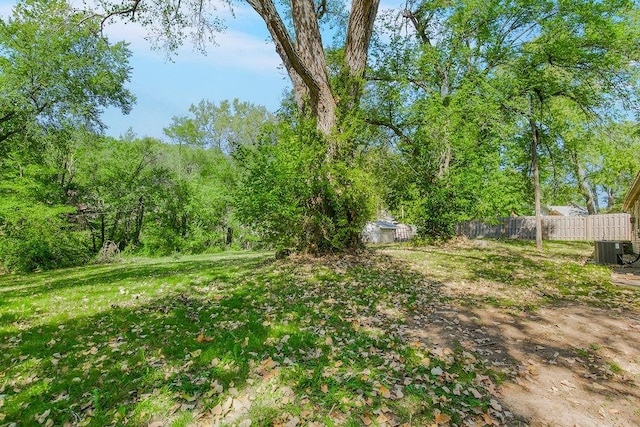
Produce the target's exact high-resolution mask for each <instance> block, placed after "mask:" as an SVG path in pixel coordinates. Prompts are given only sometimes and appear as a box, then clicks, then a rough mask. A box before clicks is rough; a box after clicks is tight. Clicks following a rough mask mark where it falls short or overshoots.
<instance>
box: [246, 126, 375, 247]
mask: <svg viewBox="0 0 640 427" xmlns="http://www.w3.org/2000/svg"><path fill="white" fill-rule="evenodd" d="M236 159H237V161H238V164H239V165H241V166H242V168H243V171H242V174H241V182H240V185H239V186H238V190H237V192H236V206H237V209H238V216H239V218H240V219H241V220H242V221H243V222H245V223H246V224H248V225H249V226H250V227H253V228H255V229H256V231H258V232H260V233H261V235H262V236H263V237H264V238H265V240H267V241H269V242H272V243H273V244H274V245H275V246H276V247H279V248H295V249H298V250H308V251H310V252H315V253H325V252H332V251H340V250H345V249H355V248H358V247H360V246H361V238H360V236H361V231H362V228H363V226H364V224H365V222H366V221H367V220H368V219H369V217H370V216H371V213H372V202H371V200H372V198H371V192H372V188H373V185H372V179H371V177H370V175H369V174H367V173H365V172H364V171H363V170H362V169H360V168H359V167H357V163H356V161H355V160H354V159H348V160H345V161H336V160H335V159H332V161H328V160H327V146H326V141H325V139H324V138H323V137H322V136H321V135H319V134H318V133H317V132H316V130H315V126H314V125H313V124H312V123H306V122H299V123H296V124H295V125H294V126H290V125H286V124H281V125H278V126H274V127H272V128H270V130H269V131H268V132H265V134H264V136H263V138H262V140H261V142H260V143H259V144H257V145H256V146H252V147H244V148H242V149H241V150H239V151H238V152H237V153H236Z"/></svg>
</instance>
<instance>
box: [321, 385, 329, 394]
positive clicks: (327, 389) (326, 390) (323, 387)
mask: <svg viewBox="0 0 640 427" xmlns="http://www.w3.org/2000/svg"><path fill="white" fill-rule="evenodd" d="M320 391H322V392H323V393H325V394H326V393H328V392H329V386H328V385H326V384H322V385H321V386H320Z"/></svg>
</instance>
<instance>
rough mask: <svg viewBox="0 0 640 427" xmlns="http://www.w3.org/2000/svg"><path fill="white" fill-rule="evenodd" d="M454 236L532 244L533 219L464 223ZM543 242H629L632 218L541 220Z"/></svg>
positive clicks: (458, 226)
mask: <svg viewBox="0 0 640 427" xmlns="http://www.w3.org/2000/svg"><path fill="white" fill-rule="evenodd" d="M456 233H457V234H458V235H461V236H465V237H467V238H469V239H477V238H482V237H493V238H508V239H523V240H534V239H535V238H536V219H535V217H533V216H520V217H514V218H500V219H499V224H485V223H483V222H481V221H465V222H462V223H459V224H457V225H456ZM542 238H543V239H546V240H583V241H589V240H624V241H626V240H631V216H630V215H629V214H626V213H621V214H604V215H589V216H543V217H542Z"/></svg>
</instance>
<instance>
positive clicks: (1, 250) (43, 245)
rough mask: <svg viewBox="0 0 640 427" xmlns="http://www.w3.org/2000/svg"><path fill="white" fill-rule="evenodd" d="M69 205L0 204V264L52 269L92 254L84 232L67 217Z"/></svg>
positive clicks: (18, 268)
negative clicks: (75, 226) (75, 227)
mask: <svg viewBox="0 0 640 427" xmlns="http://www.w3.org/2000/svg"><path fill="white" fill-rule="evenodd" d="M71 211H72V209H70V208H68V207H64V206H58V207H50V206H46V205H42V204H34V205H30V206H25V205H24V204H23V203H16V204H15V205H13V206H12V203H6V202H5V203H3V204H2V206H0V229H1V230H2V231H1V232H0V264H3V265H4V268H5V269H7V270H9V271H23V272H24V271H36V270H51V269H54V268H61V267H69V266H76V265H82V264H84V263H86V262H87V261H88V260H89V259H90V258H91V251H90V247H89V240H88V238H87V237H88V236H87V233H85V232H82V231H78V230H77V229H76V230H74V227H73V225H70V224H69V222H68V220H67V214H69V213H71Z"/></svg>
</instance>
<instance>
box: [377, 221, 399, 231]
mask: <svg viewBox="0 0 640 427" xmlns="http://www.w3.org/2000/svg"><path fill="white" fill-rule="evenodd" d="M373 224H374V225H376V226H378V227H380V228H388V229H391V230H396V229H398V228H400V227H398V226H397V225H396V224H394V223H392V222H389V221H376V222H374V223H373Z"/></svg>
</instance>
